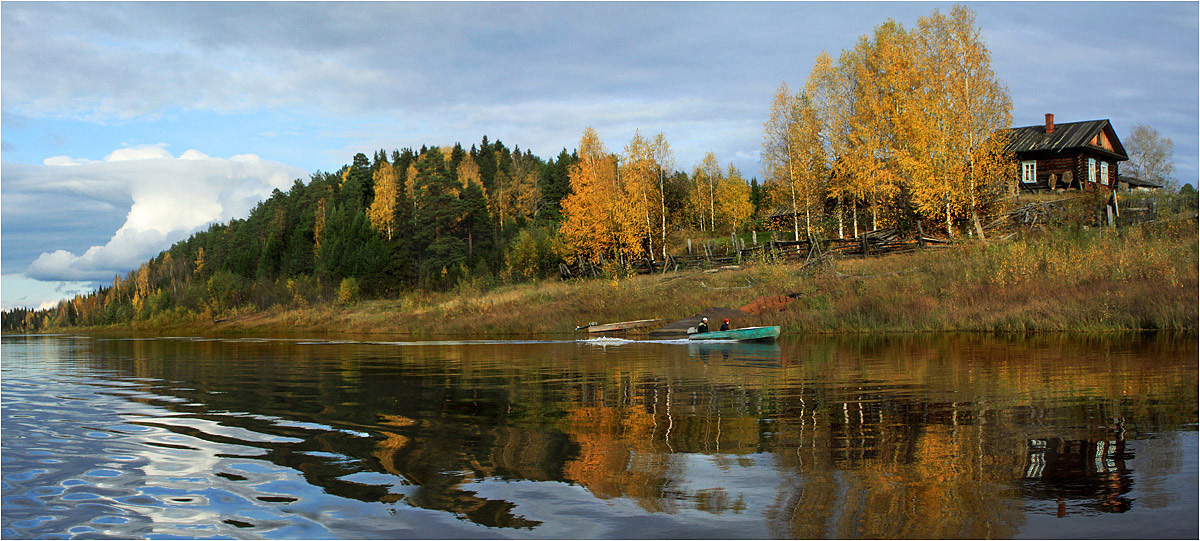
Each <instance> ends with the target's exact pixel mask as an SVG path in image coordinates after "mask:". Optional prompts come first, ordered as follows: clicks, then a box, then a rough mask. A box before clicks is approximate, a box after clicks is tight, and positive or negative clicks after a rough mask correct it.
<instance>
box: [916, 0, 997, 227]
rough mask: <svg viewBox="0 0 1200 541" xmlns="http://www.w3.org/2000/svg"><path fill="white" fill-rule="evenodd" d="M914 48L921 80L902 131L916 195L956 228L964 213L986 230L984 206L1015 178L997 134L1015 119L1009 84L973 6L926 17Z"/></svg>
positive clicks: (923, 207)
mask: <svg viewBox="0 0 1200 541" xmlns="http://www.w3.org/2000/svg"><path fill="white" fill-rule="evenodd" d="M910 47H911V56H912V58H913V62H912V63H910V64H908V65H907V67H908V68H909V69H911V70H913V72H912V74H911V75H910V77H911V78H912V79H914V80H918V79H919V80H920V81H921V84H920V85H919V86H917V87H916V88H915V89H914V90H915V91H913V92H911V93H909V94H908V96H907V97H908V99H909V100H910V101H911V102H912V103H911V106H910V107H908V108H907V109H906V110H904V111H902V112H901V113H902V114H901V115H899V117H898V118H899V122H898V124H899V129H898V132H899V133H900V134H902V135H903V140H904V141H905V146H906V148H905V151H904V152H903V155H902V159H901V160H900V163H901V164H902V166H903V167H904V169H905V172H906V174H907V176H908V177H909V178H910V182H911V190H912V194H913V202H914V204H915V205H916V207H917V209H918V212H919V213H920V214H921V215H923V216H925V217H929V218H932V217H933V216H935V215H940V216H941V217H942V218H944V219H945V225H946V231H947V233H948V234H950V235H953V234H954V221H955V216H956V215H959V214H961V215H963V217H965V218H970V220H971V222H972V225H973V226H974V227H975V230H976V232H978V233H979V234H980V235H982V234H983V228H982V226H981V225H980V221H979V211H980V209H981V208H988V207H991V206H993V205H994V204H995V203H996V200H997V199H998V198H999V197H1001V196H1002V195H1003V194H1004V192H1005V190H1004V186H1006V185H1007V184H1008V183H1011V182H1013V179H1015V176H1013V175H1012V171H1011V169H1010V168H1009V167H1006V166H1005V164H1006V163H1007V162H1008V161H1010V160H1008V158H1007V156H1005V155H1004V154H1003V145H1004V141H1003V139H1002V138H1001V137H998V136H997V134H998V133H1002V132H1003V130H1005V129H1006V128H1007V127H1008V126H1009V125H1011V123H1012V117H1011V112H1010V111H1011V109H1012V102H1011V99H1010V98H1009V96H1008V89H1007V88H1005V87H1004V85H1003V84H1001V83H1000V82H999V81H997V80H996V78H995V74H994V73H993V72H992V69H991V60H990V55H989V53H988V50H987V47H986V46H985V45H984V43H983V41H982V39H981V38H980V33H979V29H978V28H976V27H975V14H974V12H973V11H971V10H970V9H969V8H966V7H963V6H955V7H954V8H953V9H952V10H951V12H950V15H949V16H945V15H942V14H941V13H940V12H939V11H937V10H935V11H934V12H933V14H932V15H930V16H928V17H922V18H921V19H919V20H918V22H917V29H916V31H915V32H913V33H912V40H911V42H910Z"/></svg>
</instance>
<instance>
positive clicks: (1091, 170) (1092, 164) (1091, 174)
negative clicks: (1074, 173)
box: [1088, 158, 1096, 184]
mask: <svg viewBox="0 0 1200 541" xmlns="http://www.w3.org/2000/svg"><path fill="white" fill-rule="evenodd" d="M1088 182H1091V183H1093V184H1095V183H1096V158H1088Z"/></svg>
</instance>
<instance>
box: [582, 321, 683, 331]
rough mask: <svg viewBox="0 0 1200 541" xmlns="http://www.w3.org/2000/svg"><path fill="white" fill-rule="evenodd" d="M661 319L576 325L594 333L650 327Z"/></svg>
mask: <svg viewBox="0 0 1200 541" xmlns="http://www.w3.org/2000/svg"><path fill="white" fill-rule="evenodd" d="M659 321H662V320H661V319H639V320H637V321H622V322H620V323H604V324H598V325H588V326H583V327H576V328H575V329H576V330H580V331H587V332H590V333H592V332H615V331H628V330H632V329H640V328H642V327H649V326H650V325H653V324H655V323H657V322H659Z"/></svg>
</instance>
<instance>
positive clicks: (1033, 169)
mask: <svg viewBox="0 0 1200 541" xmlns="http://www.w3.org/2000/svg"><path fill="white" fill-rule="evenodd" d="M1005 150H1006V151H1008V152H1011V153H1013V154H1014V155H1015V156H1016V159H1017V161H1018V162H1019V163H1020V169H1019V170H1018V174H1019V175H1020V177H1019V180H1018V182H1017V184H1018V186H1019V187H1020V189H1021V191H1031V192H1035V191H1047V190H1065V189H1074V190H1096V189H1107V190H1115V189H1117V187H1118V181H1119V177H1118V174H1117V164H1119V163H1120V162H1123V161H1128V160H1129V156H1128V155H1127V154H1126V153H1125V147H1123V146H1121V140H1120V139H1119V138H1118V137H1117V133H1116V131H1114V130H1113V127H1112V123H1110V122H1109V121H1108V120H1107V119H1104V120H1086V121H1083V122H1066V123H1062V124H1055V123H1054V115H1053V114H1050V113H1047V114H1046V122H1045V124H1040V125H1036V126H1025V127H1020V128H1012V131H1011V132H1010V140H1009V144H1008V146H1007V147H1006V148H1005Z"/></svg>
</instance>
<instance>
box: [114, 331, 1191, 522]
mask: <svg viewBox="0 0 1200 541" xmlns="http://www.w3.org/2000/svg"><path fill="white" fill-rule="evenodd" d="M1024 344H1028V345H1024ZM105 347H108V348H110V349H111V350H112V351H110V353H111V354H110V355H109V358H110V359H114V360H113V361H112V362H113V363H114V364H118V365H121V367H122V368H123V369H126V370H128V371H129V372H131V373H132V374H133V375H135V376H137V377H146V378H155V379H159V380H166V381H168V382H182V384H179V385H171V386H163V385H159V386H157V387H155V389H154V392H158V393H169V394H172V395H175V396H179V397H183V398H186V399H188V400H189V401H190V402H191V403H193V404H203V407H196V406H181V405H179V404H178V403H161V402H155V401H153V400H150V401H151V402H155V404H156V405H158V406H161V407H166V408H169V409H172V410H175V411H179V412H186V413H188V414H190V415H193V416H197V417H202V418H210V419H213V420H216V421H217V422H220V423H224V424H229V425H236V426H240V427H243V428H247V429H249V430H253V431H256V432H260V433H265V434H275V435H282V436H288V437H294V438H298V439H300V440H301V443H286V444H271V443H266V444H263V443H254V444H251V445H255V446H259V447H263V448H266V449H267V450H268V453H267V455H266V459H268V460H271V461H273V462H276V463H278V464H281V465H286V466H288V467H292V468H295V469H297V470H299V471H301V472H302V473H303V475H304V477H305V479H306V480H308V482H310V483H312V484H313V485H315V486H320V487H322V488H324V489H325V490H326V491H328V492H330V493H332V494H336V495H339V496H343V497H348V498H354V499H358V500H363V501H379V502H385V503H394V502H405V503H408V504H411V505H416V506H419V507H423V508H428V509H436V510H442V511H446V512H449V513H453V514H454V515H455V516H458V517H461V518H463V519H464V520H470V521H472V522H476V523H479V524H483V525H487V526H498V527H515V528H533V527H535V526H537V524H538V523H537V522H536V521H531V520H528V519H526V518H524V517H521V516H518V515H516V514H515V513H514V507H515V504H514V503H513V502H507V501H502V500H490V499H487V498H483V497H480V496H478V495H477V494H476V493H475V492H474V491H472V490H471V486H472V484H473V483H475V482H477V481H479V480H482V479H488V478H493V479H527V480H533V481H551V482H568V483H574V484H578V485H581V486H584V487H586V488H587V489H588V490H589V491H590V492H591V493H592V494H594V495H595V496H596V497H598V498H602V499H609V498H629V499H630V500H631V501H634V502H636V503H637V504H638V505H639V506H641V507H642V508H643V509H645V510H646V511H649V512H662V513H676V512H679V511H680V510H681V509H683V508H685V507H686V508H690V509H696V510H702V511H706V512H710V513H723V512H741V511H743V510H745V509H746V508H747V506H748V505H752V504H756V503H757V504H758V505H764V504H765V502H747V501H746V499H745V497H744V496H743V495H742V494H741V493H736V492H733V491H730V490H729V489H728V487H698V488H697V487H692V486H691V484H689V483H688V480H689V475H691V472H689V471H688V462H687V460H686V459H685V458H684V457H685V453H688V454H693V455H697V454H698V455H708V456H710V457H712V460H714V462H716V463H717V464H718V466H719V467H721V468H724V469H736V468H741V467H746V468H749V467H763V466H761V465H759V466H755V465H754V464H753V461H751V460H750V459H749V457H750V456H751V455H754V454H760V453H765V454H770V455H771V456H772V457H773V459H774V463H775V464H776V468H777V470H778V472H779V474H780V479H781V481H780V482H781V485H780V486H779V487H778V490H777V492H778V497H777V498H776V499H775V501H773V502H770V503H769V505H767V511H766V519H767V520H768V523H769V525H770V528H771V532H772V534H773V535H776V536H780V537H802V538H818V537H892V538H907V537H971V538H983V537H1010V536H1012V535H1013V534H1014V533H1016V531H1017V530H1016V529H1017V528H1018V527H1019V525H1020V522H1021V520H1022V513H1023V510H1022V503H1021V499H1022V498H1026V499H1028V498H1034V499H1053V498H1058V497H1066V498H1070V499H1072V500H1087V499H1088V498H1091V501H1095V502H1103V501H1108V500H1106V498H1110V496H1114V497H1116V498H1117V499H1116V500H1115V501H1117V502H1120V498H1123V496H1122V495H1123V494H1125V493H1127V492H1128V490H1129V484H1128V483H1129V476H1128V470H1127V469H1125V467H1124V460H1127V459H1129V457H1127V456H1126V455H1122V454H1120V453H1118V454H1116V455H1111V456H1113V457H1117V458H1120V460H1121V463H1120V465H1119V467H1118V466H1117V465H1116V464H1114V468H1113V470H1114V471H1112V472H1106V473H1105V474H1114V475H1115V477H1104V475H1102V474H1101V472H1099V471H1096V472H1092V471H1081V470H1078V469H1077V468H1074V469H1073V468H1063V469H1055V470H1054V472H1057V473H1054V475H1055V476H1058V477H1047V476H1046V474H1045V473H1043V474H1042V476H1041V477H1039V478H1036V479H1026V478H1027V477H1028V476H1027V475H1026V472H1027V470H1028V469H1029V466H1030V464H1031V463H1032V461H1034V460H1036V459H1035V458H1033V456H1034V455H1032V454H1030V452H1029V443H1028V442H1030V441H1031V440H1038V439H1040V440H1046V441H1051V440H1052V439H1055V438H1057V440H1058V441H1064V442H1069V441H1077V442H1078V441H1084V442H1093V443H1094V442H1099V441H1109V440H1113V439H1115V438H1114V436H1113V429H1114V427H1115V426H1116V423H1117V422H1118V421H1121V426H1122V427H1123V428H1124V429H1125V430H1127V432H1126V434H1125V436H1124V437H1125V438H1126V439H1130V440H1135V439H1138V438H1140V437H1142V436H1143V435H1144V434H1146V433H1149V432H1153V431H1156V430H1173V429H1175V428H1176V427H1178V426H1180V425H1183V424H1187V423H1195V422H1196V419H1195V411H1194V404H1195V402H1196V394H1197V389H1196V387H1195V379H1196V368H1195V366H1194V362H1193V361H1191V360H1190V359H1194V358H1195V353H1196V352H1195V345H1194V344H1191V345H1189V344H1188V343H1187V342H1186V341H1182V342H1179V343H1176V342H1167V343H1154V342H1149V343H1143V342H1139V341H1138V340H1137V339H1125V340H1124V341H1122V340H1082V341H1078V342H1074V341H1071V340H1064V339H1062V338H1056V337H1051V338H1046V339H1043V338H1034V339H1032V340H1030V341H1028V342H1021V341H1015V340H1013V339H1009V338H999V339H997V338H989V337H978V336H969V337H935V338H932V339H930V338H921V337H902V338H899V339H890V340H880V339H877V338H871V337H867V338H861V339H860V338H851V339H834V340H824V341H813V342H802V343H784V344H781V347H776V348H767V349H761V348H760V350H754V351H751V352H750V353H748V354H747V355H748V356H747V357H746V358H745V359H743V358H742V357H739V355H740V354H739V353H738V350H737V349H736V348H727V349H729V351H725V350H719V351H716V352H715V353H714V352H713V351H709V350H696V351H693V349H694V348H679V347H676V348H658V349H655V350H653V351H652V353H653V354H652V355H647V354H646V350H645V349H637V348H627V349H609V350H595V349H592V348H585V349H578V348H576V347H575V346H574V345H570V344H568V345H564V346H554V347H549V346H542V347H541V349H539V348H536V347H535V348H519V347H514V346H501V347H490V346H479V345H476V346H436V347H421V348H405V349H403V350H401V351H396V350H395V349H386V348H380V347H369V346H361V345H359V346H325V347H312V346H309V347H302V346H290V347H289V346H280V345H279V344H274V345H262V344H258V345H255V344H233V345H229V344H226V345H221V344H220V343H200V344H179V343H170V342H167V343H165V344H158V343H153V342H137V343H133V344H128V343H126V344H119V345H114V344H110V345H108V346H105ZM646 347H650V346H646ZM555 348H557V349H555ZM164 359H165V360H164ZM1181 360H1186V361H1181ZM167 387H170V388H167ZM212 392H217V393H219V394H212ZM216 412H251V413H253V414H254V416H237V415H233V416H230V415H220V416H218V415H216ZM270 418H276V419H285V420H289V421H295V422H299V423H315V424H318V425H320V426H324V427H332V428H333V429H334V430H326V429H318V428H313V429H306V428H303V427H300V428H296V427H288V426H286V425H280V424H279V423H274V422H272V421H271V420H269V419H270ZM1080 427H1086V428H1080ZM1097 427H1098V428H1097ZM343 431H349V432H355V433H361V434H365V435H369V436H368V437H363V436H361V435H353V434H349V433H346V432H343ZM193 435H195V436H197V437H203V438H209V439H213V438H215V436H213V435H212V434H204V433H202V432H200V433H194V434H193ZM239 443H243V442H239ZM243 444H245V443H243ZM1155 445H1160V446H1161V445H1162V444H1161V443H1156V444H1155ZM1055 449H1057V447H1056V448H1055ZM313 451H316V452H319V453H324V454H316V455H314V454H312V453H311V452H313ZM1060 454H1062V455H1063V456H1064V457H1065V456H1068V455H1070V456H1074V455H1071V451H1063V452H1062V453H1060ZM1085 454H1086V453H1085ZM1167 455H1170V453H1167ZM1142 456H1145V454H1144V453H1142V452H1141V451H1139V458H1140V457H1142ZM1151 456H1156V455H1151ZM334 457H340V458H334ZM1043 458H1046V456H1043ZM1054 460H1058V459H1057V458H1055V459H1054ZM1114 460H1116V458H1114ZM1160 462H1162V463H1163V467H1173V468H1175V469H1178V467H1179V465H1178V463H1175V464H1174V466H1171V465H1170V464H1169V461H1166V460H1165V461H1160ZM1144 467H1145V466H1143V468H1144ZM1085 470H1086V468H1085ZM363 471H370V472H378V473H386V474H388V475H390V476H393V477H395V478H397V479H398V481H399V484H402V485H409V486H415V487H416V489H415V490H413V491H406V492H405V494H404V495H401V494H398V493H395V492H392V491H391V490H390V487H389V486H380V485H371V484H366V483H359V482H353V481H348V480H346V479H345V477H346V476H347V475H349V474H352V473H356V472H363ZM1081 475H1082V476H1083V477H1084V478H1086V479H1085V481H1086V482H1085V483H1083V484H1082V485H1079V484H1078V483H1075V481H1076V480H1078V479H1079V478H1080V476H1081ZM1056 479H1061V481H1062V483H1058V481H1056ZM1056 483H1057V484H1056ZM1072 483H1074V484H1072ZM1122 483H1124V484H1122ZM693 484H694V483H693ZM1060 485H1071V486H1073V487H1082V488H1079V490H1082V491H1083V492H1080V493H1070V494H1068V493H1063V492H1061V491H1059V492H1056V491H1057V490H1059V489H1060V488H1061V487H1060ZM1098 505H1100V507H1097V509H1104V510H1119V508H1120V505H1116V504H1114V505H1115V506H1110V507H1108V508H1104V507H1103V505H1102V504H1098Z"/></svg>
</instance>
